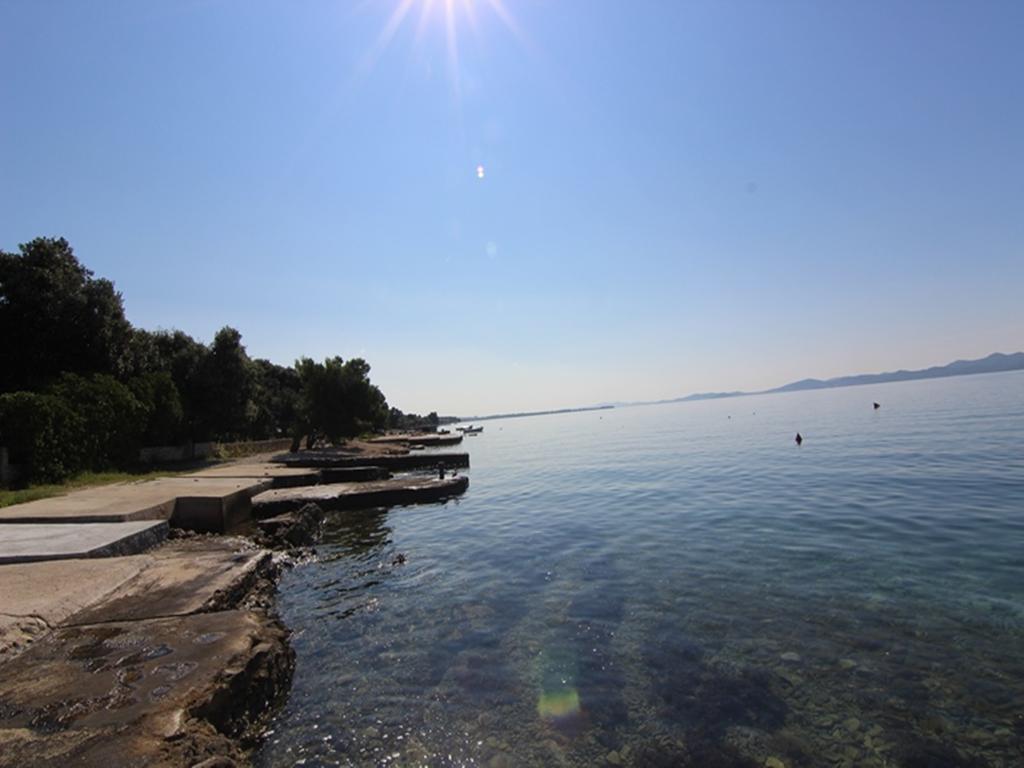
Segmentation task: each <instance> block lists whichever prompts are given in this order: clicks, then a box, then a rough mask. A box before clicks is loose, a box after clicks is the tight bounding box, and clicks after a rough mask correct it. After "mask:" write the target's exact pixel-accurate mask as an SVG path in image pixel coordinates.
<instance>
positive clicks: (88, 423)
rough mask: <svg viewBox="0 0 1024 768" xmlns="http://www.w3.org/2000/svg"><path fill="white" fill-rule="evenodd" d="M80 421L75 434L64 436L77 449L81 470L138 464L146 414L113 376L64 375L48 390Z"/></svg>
mask: <svg viewBox="0 0 1024 768" xmlns="http://www.w3.org/2000/svg"><path fill="white" fill-rule="evenodd" d="M47 394H50V395H53V396H54V397H57V398H59V399H60V400H61V401H62V402H63V403H65V404H66V405H67V406H68V407H69V408H70V409H71V410H72V411H73V412H74V413H75V414H76V415H77V417H78V418H79V419H80V421H81V430H80V432H79V433H78V434H64V435H61V436H60V439H61V440H66V441H74V442H76V443H77V444H78V447H79V448H80V451H81V455H82V457H83V459H82V465H83V468H84V469H92V470H104V469H109V468H111V467H118V466H125V465H129V464H132V463H133V462H135V461H137V460H138V457H139V447H140V445H141V438H142V433H143V430H144V429H145V424H146V412H145V409H144V408H143V406H142V405H140V404H139V401H138V400H136V398H135V396H134V395H133V394H132V391H131V390H130V389H129V388H128V387H126V386H125V385H124V384H121V383H120V382H118V381H117V380H116V379H114V378H113V377H112V376H106V375H103V374H94V375H93V376H88V377H86V376H79V375H78V374H75V373H63V374H61V375H60V377H59V378H58V379H57V381H56V382H54V384H53V385H52V386H51V387H50V388H49V389H48V390H47Z"/></svg>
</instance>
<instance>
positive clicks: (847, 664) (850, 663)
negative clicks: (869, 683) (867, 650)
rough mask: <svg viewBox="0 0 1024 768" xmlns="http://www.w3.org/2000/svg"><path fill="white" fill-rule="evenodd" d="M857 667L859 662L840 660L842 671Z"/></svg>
mask: <svg viewBox="0 0 1024 768" xmlns="http://www.w3.org/2000/svg"><path fill="white" fill-rule="evenodd" d="M856 666H857V662H856V661H854V660H853V659H840V660H839V668H840V669H853V668H854V667H856Z"/></svg>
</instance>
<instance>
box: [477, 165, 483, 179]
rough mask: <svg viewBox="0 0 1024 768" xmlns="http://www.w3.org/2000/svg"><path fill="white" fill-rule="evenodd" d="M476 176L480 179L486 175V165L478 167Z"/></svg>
mask: <svg viewBox="0 0 1024 768" xmlns="http://www.w3.org/2000/svg"><path fill="white" fill-rule="evenodd" d="M476 177H477V178H478V179H482V178H483V177H484V167H483V166H482V165H478V166H477V167H476Z"/></svg>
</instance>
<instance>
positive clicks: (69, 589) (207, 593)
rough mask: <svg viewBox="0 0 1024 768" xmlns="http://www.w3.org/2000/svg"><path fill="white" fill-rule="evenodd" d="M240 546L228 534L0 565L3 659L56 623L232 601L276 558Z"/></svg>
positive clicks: (194, 609) (171, 612)
mask: <svg viewBox="0 0 1024 768" xmlns="http://www.w3.org/2000/svg"><path fill="white" fill-rule="evenodd" d="M155 524H156V525H164V526H166V524H165V523H155ZM96 525H138V523H105V524H103V523H97V524H96ZM28 527H31V526H5V528H7V529H10V530H15V531H17V530H21V529H22V528H28ZM65 527H68V528H70V527H72V526H65ZM73 527H75V528H80V527H82V526H73ZM0 533H3V531H2V530H0ZM241 546H242V542H241V540H239V539H230V538H214V539H196V540H182V541H174V542H168V543H166V544H164V545H163V546H161V547H158V548H157V549H154V550H152V551H150V552H147V553H145V554H142V555H132V556H128V557H115V558H111V559H106V560H59V561H52V562H36V563H23V564H19V565H5V566H2V567H0V595H3V600H2V601H0V661H2V660H3V659H4V658H7V657H10V656H12V655H14V654H16V653H18V652H19V651H20V650H23V648H24V647H25V646H26V645H27V643H28V642H30V641H31V640H32V639H34V638H36V637H38V636H39V635H40V634H42V633H44V632H46V631H48V630H50V629H53V628H57V627H63V626H71V625H75V624H87V623H98V622H108V621H128V620H137V619H153V618H161V617H166V616H180V615H185V614H189V613H199V612H206V611H212V610H219V609H222V608H224V607H235V605H236V598H237V596H238V595H239V594H241V593H245V592H247V591H248V590H249V589H250V588H251V587H252V586H253V583H254V581H255V580H257V579H258V578H259V577H260V575H261V574H262V573H263V572H264V571H265V570H267V569H268V568H269V567H270V558H271V555H270V553H269V552H267V551H266V550H248V549H240V547H241Z"/></svg>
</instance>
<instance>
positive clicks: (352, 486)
mask: <svg viewBox="0 0 1024 768" xmlns="http://www.w3.org/2000/svg"><path fill="white" fill-rule="evenodd" d="M468 487H469V478H468V477H465V476H463V477H449V478H446V479H444V480H440V479H438V478H436V477H424V476H416V475H411V476H407V477H396V478H393V479H391V480H380V481H378V482H369V483H335V484H330V485H315V486H313V487H311V488H289V489H281V490H274V491H266V492H264V493H261V494H259V495H258V496H256V497H255V498H253V500H252V514H253V517H255V518H257V519H263V518H267V517H274V516H275V515H279V514H281V513H283V512H289V511H291V510H294V509H299V508H300V507H302V506H304V505H306V504H310V503H312V504H316V505H317V506H319V507H320V508H321V509H323V510H325V511H326V510H340V509H361V508H365V507H386V506H395V505H399V504H422V503H428V502H432V501H440V500H442V499H446V498H449V497H451V496H458V495H459V494H462V493H465V491H466V489H467V488H468Z"/></svg>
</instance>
